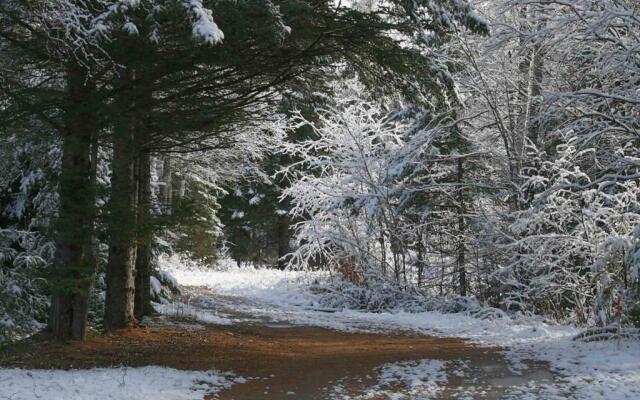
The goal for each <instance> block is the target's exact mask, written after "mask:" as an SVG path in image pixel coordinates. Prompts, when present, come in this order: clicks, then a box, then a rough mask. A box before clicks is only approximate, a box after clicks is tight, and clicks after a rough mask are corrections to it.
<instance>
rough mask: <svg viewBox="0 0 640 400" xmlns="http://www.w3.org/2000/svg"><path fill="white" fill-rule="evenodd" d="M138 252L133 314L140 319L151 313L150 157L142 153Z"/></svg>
mask: <svg viewBox="0 0 640 400" xmlns="http://www.w3.org/2000/svg"><path fill="white" fill-rule="evenodd" d="M138 167H139V172H138V221H137V222H138V251H137V254H136V278H135V279H136V287H135V302H134V313H135V317H136V318H138V319H140V318H142V317H143V316H145V315H150V314H151V313H152V312H153V308H152V307H151V293H150V292H151V287H150V286H151V285H150V279H151V242H152V240H153V231H152V229H151V224H150V223H151V187H150V181H151V171H150V168H151V157H150V156H149V153H148V152H146V151H142V152H141V154H140V156H139V160H138Z"/></svg>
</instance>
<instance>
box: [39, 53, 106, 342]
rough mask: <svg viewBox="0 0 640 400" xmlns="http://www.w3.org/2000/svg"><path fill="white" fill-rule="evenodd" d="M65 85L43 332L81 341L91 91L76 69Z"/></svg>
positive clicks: (89, 218)
mask: <svg viewBox="0 0 640 400" xmlns="http://www.w3.org/2000/svg"><path fill="white" fill-rule="evenodd" d="M67 85H68V104H67V105H66V107H67V109H66V121H65V125H66V126H65V128H66V129H65V132H64V134H63V138H62V152H63V155H62V168H61V173H60V191H59V196H60V209H59V215H58V220H57V230H56V257H55V261H54V267H53V272H54V276H53V278H52V280H51V287H52V298H51V310H50V316H49V329H50V331H51V333H52V334H53V336H54V337H55V338H57V339H68V338H73V339H77V340H83V339H85V337H86V325H87V312H88V305H89V297H90V292H91V287H92V283H93V278H94V273H95V264H94V263H92V257H90V255H89V253H90V248H91V236H92V233H93V229H92V226H93V222H94V217H93V215H94V212H93V208H94V203H95V195H94V190H93V186H92V182H91V177H90V171H91V168H92V167H91V163H92V160H91V158H90V153H91V142H92V138H94V137H95V135H96V132H95V131H96V126H95V120H96V117H95V111H94V110H95V107H94V104H93V101H92V99H93V92H94V88H93V87H92V85H91V83H90V81H89V80H88V79H87V76H86V73H85V71H84V70H83V69H82V68H81V67H79V66H77V65H71V66H70V67H69V69H68V71H67ZM93 162H95V160H93ZM88 252H89V253H88Z"/></svg>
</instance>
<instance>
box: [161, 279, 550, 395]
mask: <svg viewBox="0 0 640 400" xmlns="http://www.w3.org/2000/svg"><path fill="white" fill-rule="evenodd" d="M182 300H183V301H182V304H183V305H186V304H188V306H187V307H186V308H185V309H183V310H182V311H178V312H177V313H176V314H180V312H183V313H184V314H187V315H189V316H190V317H191V318H194V319H196V320H201V321H207V320H211V317H210V316H211V315H215V316H223V317H222V318H226V319H230V320H233V321H236V324H234V325H230V326H226V327H225V328H222V326H218V328H222V329H224V330H226V334H228V335H231V336H233V337H235V338H236V339H237V340H238V342H236V345H234V346H231V347H229V348H228V349H225V350H224V352H225V354H226V355H227V356H226V357H223V358H218V360H217V362H216V363H215V364H214V365H215V367H216V368H218V369H224V370H231V371H234V372H235V373H237V374H239V375H241V376H244V377H248V378H250V379H249V380H248V381H247V383H244V384H241V385H235V386H233V387H232V388H231V389H229V390H226V391H223V392H221V393H220V394H218V397H216V398H217V399H220V400H232V399H233V400H246V399H304V400H306V399H353V400H356V399H431V398H433V399H475V398H483V399H500V398H518V397H519V396H518V394H519V393H520V390H521V389H522V388H523V387H526V388H527V389H526V390H525V392H526V393H527V394H528V395H531V394H535V393H536V389H535V388H536V387H539V386H540V385H548V384H551V383H552V382H553V380H554V377H553V375H552V374H551V373H550V372H549V369H548V366H547V365H546V364H544V363H540V362H534V361H525V363H524V364H525V365H520V366H519V368H518V369H517V370H516V369H514V366H513V365H511V364H510V363H509V361H508V360H507V359H506V358H505V357H504V356H503V355H502V353H501V352H500V349H498V348H494V347H486V346H479V345H475V344H472V343H470V342H469V341H466V340H463V339H459V338H446V337H438V336H428V335H424V334H419V333H416V332H409V331H402V330H399V329H395V328H394V327H393V326H387V327H385V328H384V329H382V328H381V327H380V326H373V327H371V326H370V327H369V328H371V329H367V327H365V326H363V324H364V323H363V321H353V326H354V331H353V332H345V331H340V330H334V329H326V328H322V327H317V326H314V324H313V319H310V320H309V321H304V324H303V325H298V324H293V323H291V322H289V321H288V320H287V318H286V314H287V313H289V312H291V311H292V310H291V309H282V310H280V312H278V306H277V305H273V304H260V303H259V302H256V301H255V300H249V299H247V298H244V297H240V296H230V295H221V294H218V293H215V292H214V291H212V290H210V289H206V288H199V287H188V288H183V298H182ZM306 312H307V313H311V314H315V315H316V318H329V319H330V318H331V317H332V313H331V312H330V311H329V310H317V309H316V310H309V309H306ZM318 314H319V315H318ZM174 316H179V315H174ZM283 316H284V317H283ZM213 320H214V321H215V318H213ZM237 321H241V322H240V324H238V323H237ZM158 322H159V321H158ZM160 324H161V325H162V323H160ZM323 325H326V324H323ZM371 330H373V332H371ZM221 351H222V350H221Z"/></svg>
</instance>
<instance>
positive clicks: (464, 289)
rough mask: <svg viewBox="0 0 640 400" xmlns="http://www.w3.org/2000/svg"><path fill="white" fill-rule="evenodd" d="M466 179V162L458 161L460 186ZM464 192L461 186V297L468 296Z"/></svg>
mask: <svg viewBox="0 0 640 400" xmlns="http://www.w3.org/2000/svg"><path fill="white" fill-rule="evenodd" d="M463 179H464V161H463V160H462V158H460V159H458V179H457V180H458V184H460V185H462V181H463ZM464 200H465V199H464V190H463V187H462V186H461V187H460V189H459V192H458V260H457V261H458V284H459V286H460V296H466V295H467V285H468V284H467V270H466V267H465V255H466V254H465V253H466V246H465V240H464V233H465V232H464V231H465V213H466V209H465V204H464Z"/></svg>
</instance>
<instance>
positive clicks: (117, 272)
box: [104, 69, 138, 331]
mask: <svg viewBox="0 0 640 400" xmlns="http://www.w3.org/2000/svg"><path fill="white" fill-rule="evenodd" d="M120 79H121V85H122V87H124V88H127V87H132V86H133V84H132V82H133V80H134V79H135V73H134V72H133V71H132V70H131V69H127V70H126V71H123V72H121V78H120ZM116 101H117V107H118V108H119V110H118V111H119V112H118V116H117V120H116V122H115V126H114V132H113V164H112V176H111V200H110V204H109V211H110V215H109V256H108V261H107V278H106V282H107V294H106V299H105V316H104V324H105V328H106V329H107V330H108V331H110V330H114V329H118V328H123V327H126V326H128V325H130V324H131V323H133V321H134V313H133V307H134V291H135V283H134V267H135V260H136V206H137V187H136V184H137V182H136V179H135V178H136V171H135V166H136V162H135V161H136V156H137V153H138V152H137V149H136V140H135V139H136V138H135V131H136V123H135V118H134V114H133V109H134V106H135V104H134V97H133V93H132V90H124V91H123V92H122V94H121V96H120V97H119V98H118V99H117V100H116Z"/></svg>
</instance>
